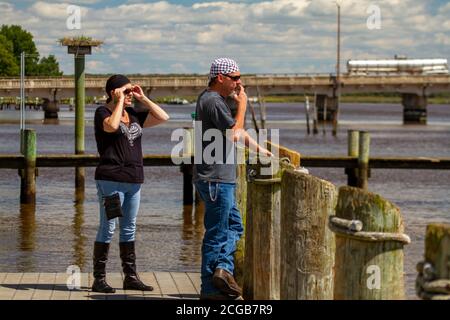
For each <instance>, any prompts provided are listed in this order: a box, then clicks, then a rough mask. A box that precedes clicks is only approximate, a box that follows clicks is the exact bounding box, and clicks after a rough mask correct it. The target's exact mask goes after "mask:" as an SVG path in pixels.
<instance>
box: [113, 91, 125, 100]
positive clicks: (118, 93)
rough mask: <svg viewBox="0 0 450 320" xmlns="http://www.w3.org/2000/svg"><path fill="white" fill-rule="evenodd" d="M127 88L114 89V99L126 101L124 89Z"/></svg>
mask: <svg viewBox="0 0 450 320" xmlns="http://www.w3.org/2000/svg"><path fill="white" fill-rule="evenodd" d="M124 90H125V88H123V87H122V88H117V89H114V90H113V94H114V98H115V99H114V101H115V102H118V101H122V102H123V101H124V100H125V94H124V93H123V91H124Z"/></svg>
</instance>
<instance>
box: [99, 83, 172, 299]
mask: <svg viewBox="0 0 450 320" xmlns="http://www.w3.org/2000/svg"><path fill="white" fill-rule="evenodd" d="M105 89H106V93H107V94H108V99H107V100H106V105H104V106H100V107H98V108H97V110H96V111H95V140H96V142H97V150H98V153H99V154H100V163H99V165H98V166H97V168H96V170H95V180H96V184H97V194H98V199H99V203H100V225H99V229H98V232H97V237H96V240H95V243H94V257H93V260H94V261H93V262H94V278H95V280H94V283H93V285H92V291H94V292H102V293H114V292H115V289H114V288H112V287H111V286H109V285H108V284H107V283H106V271H105V269H106V262H107V260H108V251H109V244H110V242H111V239H112V237H113V235H114V229H115V225H116V221H117V218H118V220H119V226H120V240H119V247H120V258H121V260H122V268H123V273H124V275H125V277H124V281H123V289H124V290H143V291H151V290H153V287H151V286H147V285H145V284H144V283H143V282H142V281H141V280H140V279H139V277H138V275H137V272H136V254H135V246H134V243H135V231H136V217H137V213H138V210H139V203H140V191H141V185H142V183H143V182H144V170H143V157H142V146H141V136H142V128H146V127H152V126H155V125H158V124H160V123H163V122H165V121H167V120H168V119H169V116H168V115H167V113H166V112H165V111H164V110H163V109H161V107H159V106H158V105H157V104H155V103H154V102H152V101H151V100H150V99H148V98H147V97H146V96H145V95H144V93H143V91H142V88H141V87H140V86H138V85H132V84H131V82H130V80H129V79H128V78H127V77H125V76H123V75H114V76H111V77H110V78H109V79H108V81H107V82H106V88H105ZM133 97H134V98H135V99H137V100H138V101H139V102H140V103H141V105H143V106H144V107H145V110H144V111H140V112H137V111H136V110H135V109H134V108H132V107H131V103H132V99H133Z"/></svg>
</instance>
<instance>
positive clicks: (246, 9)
mask: <svg viewBox="0 0 450 320" xmlns="http://www.w3.org/2000/svg"><path fill="white" fill-rule="evenodd" d="M337 1H339V3H340V7H341V66H342V67H341V70H342V71H343V72H345V71H346V62H347V60H349V59H386V58H393V57H394V55H396V54H400V55H405V56H407V57H408V58H445V59H449V60H450V18H449V17H450V1H448V0H445V1H444V0H427V1H423V0H378V1H377V0H337ZM70 5H76V6H78V7H80V10H81V11H80V12H81V14H80V16H79V18H80V19H79V21H80V25H79V27H80V29H70V28H72V26H73V22H74V21H75V20H74V19H73V18H74V16H73V11H71V12H69V13H68V11H67V9H68V6H70ZM336 15H337V6H336V0H272V1H270V0H247V1H245V0H244V1H234V0H222V1H220V0H218V1H206V0H166V1H141V0H128V1H127V0H120V1H118V0H108V1H104V0H81V1H70V2H61V1H55V0H47V1H28V0H19V1H2V0H0V24H8V25H11V24H18V25H21V26H22V27H23V28H24V29H26V30H27V31H29V32H31V33H32V35H33V36H34V41H35V43H36V45H37V47H38V50H39V52H40V53H41V55H42V56H47V55H49V54H53V55H55V56H56V58H57V59H58V61H59V63H60V68H61V69H62V71H63V72H64V74H73V69H74V62H73V55H69V54H67V48H65V47H61V46H60V45H59V44H58V42H57V40H58V39H60V38H62V37H70V36H80V35H84V36H90V37H93V38H94V39H98V40H102V41H104V44H103V45H102V46H101V47H100V48H96V49H94V50H93V53H92V55H88V56H86V72H87V73H124V74H133V73H141V74H155V73H159V74H167V73H198V74H206V73H208V70H209V66H210V64H211V61H212V60H213V59H214V58H217V57H230V58H233V59H235V60H236V61H237V62H238V64H239V66H240V69H241V72H242V73H258V74H272V73H276V74H285V73H301V74H304V73H334V72H335V70H336V44H337V37H336V26H337V21H336ZM68 21H69V22H72V23H71V24H70V23H69V26H68Z"/></svg>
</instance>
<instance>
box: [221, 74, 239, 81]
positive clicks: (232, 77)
mask: <svg viewBox="0 0 450 320" xmlns="http://www.w3.org/2000/svg"><path fill="white" fill-rule="evenodd" d="M222 75H223V76H225V77H227V78H230V79H231V80H233V81H238V80H239V79H240V78H241V76H230V75H228V74H222Z"/></svg>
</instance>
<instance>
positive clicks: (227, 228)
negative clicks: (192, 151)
mask: <svg viewBox="0 0 450 320" xmlns="http://www.w3.org/2000/svg"><path fill="white" fill-rule="evenodd" d="M240 77H241V73H240V71H239V66H238V64H237V63H236V61H234V60H232V59H229V58H218V59H215V60H214V61H213V62H212V64H211V68H210V72H209V84H208V88H207V89H206V90H204V91H203V92H202V93H201V94H200V96H199V97H198V99H197V106H196V121H197V122H201V130H197V125H196V130H195V131H196V133H195V134H196V135H197V134H200V132H199V131H201V135H202V137H204V136H205V132H206V131H209V130H216V131H219V136H220V135H222V137H227V138H228V139H227V138H224V139H222V140H223V141H224V143H223V150H219V152H220V151H223V153H221V155H223V161H222V160H221V161H218V162H217V161H214V162H213V163H211V162H208V161H205V159H203V156H204V153H205V152H204V151H205V149H207V150H211V144H212V143H214V144H215V145H216V143H217V141H215V140H214V141H211V140H212V139H202V144H201V151H202V155H203V156H202V161H201V163H198V162H197V161H195V163H196V164H195V166H194V171H193V181H194V183H195V188H196V190H197V191H198V193H199V194H200V197H201V198H202V200H203V201H204V203H205V217H204V225H205V234H204V237H203V244H202V267H201V280H202V284H201V292H200V299H205V300H241V299H242V297H241V295H242V289H241V288H240V287H239V285H238V284H237V283H236V281H235V279H234V276H233V273H234V252H235V251H236V244H237V241H238V240H239V239H240V237H241V236H242V233H243V230H244V229H243V226H242V219H241V215H240V213H239V209H238V207H237V204H236V197H235V190H236V184H235V182H236V160H235V154H234V152H233V151H234V150H233V147H234V143H235V141H238V140H239V141H243V142H244V143H245V145H246V146H250V147H252V148H253V150H256V151H259V152H260V153H262V154H265V155H268V156H272V154H271V153H270V152H269V151H268V150H266V149H265V148H263V147H261V146H259V145H258V144H257V143H256V141H254V140H253V139H252V138H251V137H250V136H249V135H248V133H247V132H246V131H245V129H244V117H245V111H246V109H247V95H246V93H245V90H244V87H243V86H242V83H241V80H240ZM227 99H232V100H234V103H235V104H236V114H235V115H234V116H233V115H232V113H231V110H230V106H229V105H228V104H227ZM196 141H197V139H196ZM230 144H231V145H232V147H230ZM213 148H214V146H213ZM232 150H233V151H232ZM216 151H217V150H215V152H216ZM230 151H231V157H230V156H229V155H230ZM196 157H197V155H196ZM230 158H232V159H233V160H232V161H231V162H230Z"/></svg>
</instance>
